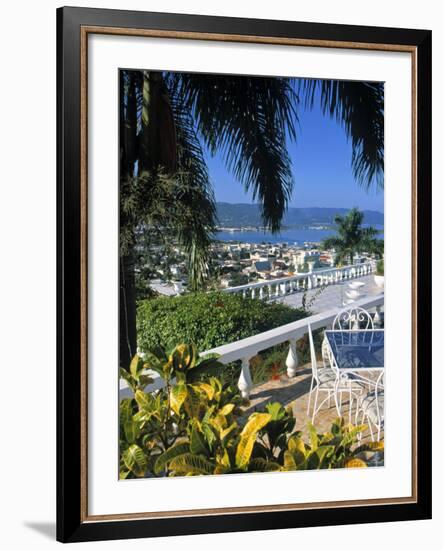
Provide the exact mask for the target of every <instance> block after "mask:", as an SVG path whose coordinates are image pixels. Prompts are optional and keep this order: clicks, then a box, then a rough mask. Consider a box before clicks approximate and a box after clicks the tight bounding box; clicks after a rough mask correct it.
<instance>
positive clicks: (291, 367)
mask: <svg viewBox="0 0 443 550" xmlns="http://www.w3.org/2000/svg"><path fill="white" fill-rule="evenodd" d="M285 364H286V373H287V375H288V378H294V376H295V375H296V372H297V367H298V357H297V341H296V340H290V341H289V351H288V356H287V357H286V361H285Z"/></svg>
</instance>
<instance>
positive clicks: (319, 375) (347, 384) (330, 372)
mask: <svg viewBox="0 0 443 550" xmlns="http://www.w3.org/2000/svg"><path fill="white" fill-rule="evenodd" d="M308 334H309V347H310V352H311V367H312V379H311V387H310V389H309V398H308V408H307V415H308V416H309V411H310V409H311V398H312V394H313V393H314V392H315V397H314V406H313V410H312V417H311V419H312V422H313V421H314V418H315V416H316V415H317V413H318V411H319V410H320V409H321V408H322V406H323V405H324V404H325V403H326V402H327V403H328V406H330V403H331V397H333V398H334V402H335V408H336V409H337V414H338V416H341V404H342V394H343V393H349V400H350V404H349V406H350V409H349V414H350V416H351V410H352V401H353V399H354V398H355V397H356V396H355V395H354V392H358V393H361V391H362V389H363V388H362V386H361V385H360V384H358V385H355V384H354V383H353V381H350V380H345V381H344V382H341V379H340V377H339V375H338V374H339V373H338V370H337V369H336V368H334V366H333V362H332V361H331V359H329V365H330V366H329V367H326V368H323V369H319V368H318V365H317V357H316V354H315V346H314V338H313V336H312V330H311V325H308ZM328 349H329V346H328ZM322 352H323V346H322ZM326 353H328V351H326ZM328 355H329V353H328ZM320 392H323V393H324V394H326V395H325V398H324V399H323V400H322V401H321V402H320V404H318V396H319V393H320Z"/></svg>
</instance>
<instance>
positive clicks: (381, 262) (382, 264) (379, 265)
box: [375, 258, 385, 275]
mask: <svg viewBox="0 0 443 550" xmlns="http://www.w3.org/2000/svg"><path fill="white" fill-rule="evenodd" d="M375 273H376V275H384V274H385V261H384V259H383V258H382V259H381V260H378V262H377V270H376V272H375Z"/></svg>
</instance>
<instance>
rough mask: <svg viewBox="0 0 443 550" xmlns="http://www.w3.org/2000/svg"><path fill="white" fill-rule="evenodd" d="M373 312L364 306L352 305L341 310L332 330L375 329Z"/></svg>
mask: <svg viewBox="0 0 443 550" xmlns="http://www.w3.org/2000/svg"><path fill="white" fill-rule="evenodd" d="M373 329H374V321H373V320H372V317H371V314H370V313H369V312H368V311H366V309H363V308H362V307H357V306H356V307H350V308H348V309H345V310H343V311H340V312H339V313H338V314H337V315H336V317H335V319H334V321H333V323H332V330H349V331H350V330H373Z"/></svg>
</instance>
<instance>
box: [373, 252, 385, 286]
mask: <svg viewBox="0 0 443 550" xmlns="http://www.w3.org/2000/svg"><path fill="white" fill-rule="evenodd" d="M374 282H375V284H376V285H377V286H378V287H379V288H384V286H385V262H384V260H383V258H382V259H381V260H378V262H377V268H376V271H375V275H374Z"/></svg>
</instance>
